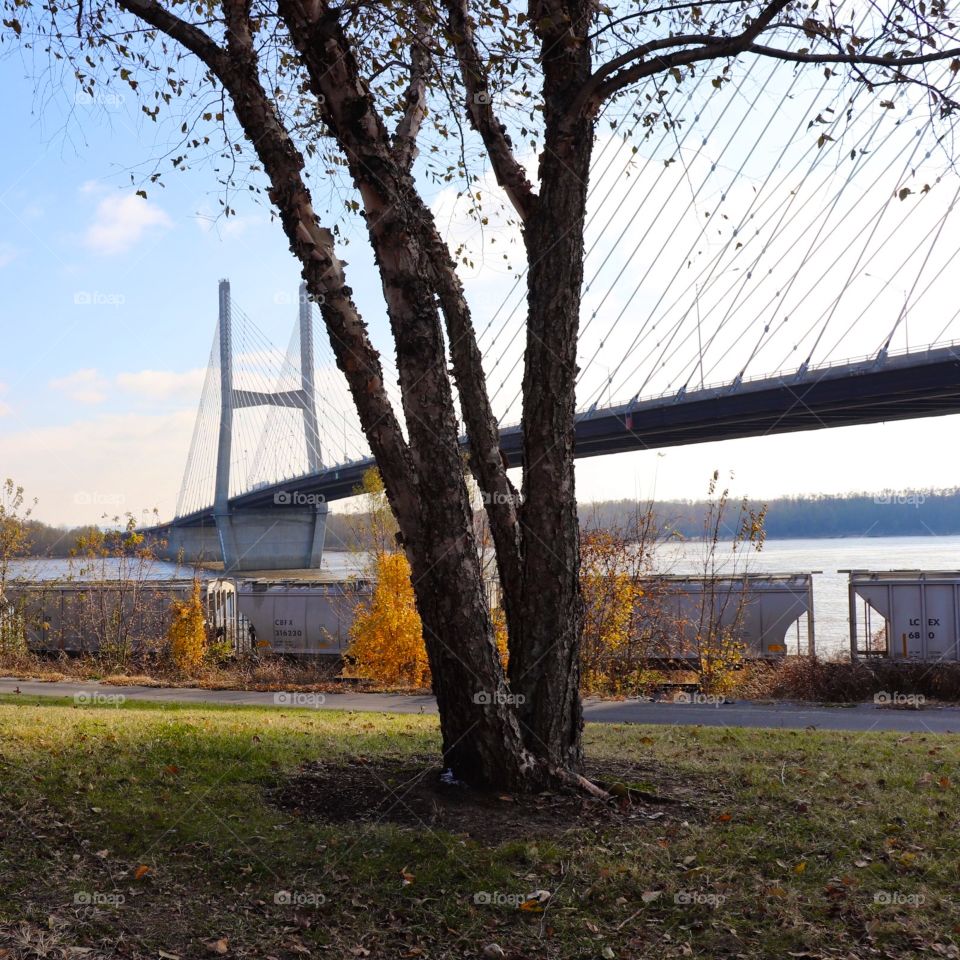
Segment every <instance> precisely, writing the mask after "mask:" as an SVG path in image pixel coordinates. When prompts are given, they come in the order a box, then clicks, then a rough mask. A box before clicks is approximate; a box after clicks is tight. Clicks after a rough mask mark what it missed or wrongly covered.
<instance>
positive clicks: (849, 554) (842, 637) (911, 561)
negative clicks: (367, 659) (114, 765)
mask: <svg viewBox="0 0 960 960" xmlns="http://www.w3.org/2000/svg"><path fill="white" fill-rule="evenodd" d="M718 557H720V559H721V564H720V566H719V569H718V572H719V573H721V574H723V573H732V572H734V570H735V572H737V573H739V574H742V573H744V572H748V573H809V572H812V571H821V572H819V573H817V574H816V575H815V576H814V578H813V582H814V587H813V597H814V614H815V626H816V644H817V651H818V652H819V653H820V654H822V655H828V654H830V653H834V652H838V651H844V650H847V649H848V648H849V628H848V612H847V575H846V574H845V573H841V572H840V571H841V570H851V569H857V570H960V537H934V536H929V537H856V538H853V537H851V538H843V539H836V540H829V539H810V540H767V542H766V543H765V544H764V547H763V550H762V551H760V552H759V553H757V552H755V551H753V550H749V551H742V550H741V551H740V552H739V553H738V558H739V559H737V561H736V566H735V567H734V565H733V564H732V562H731V561H730V560H729V559H727V555H724V554H723V552H722V551H718ZM360 562H361V563H362V558H360ZM724 563H726V566H724ZM106 564H107V567H106V569H105V568H103V567H101V566H99V565H98V567H97V570H96V571H94V575H95V576H96V578H97V579H99V578H100V577H101V576H104V575H107V576H110V575H113V576H116V574H117V567H116V561H106ZM658 566H659V568H660V570H661V572H664V573H678V574H682V573H695V572H697V571H698V569H699V570H702V568H703V547H702V545H701V544H698V543H695V542H689V543H685V544H681V543H677V544H670V545H668V546H664V547H662V548H661V549H660V551H659V553H658ZM357 572H358V555H357V554H351V553H343V552H339V551H333V550H330V551H327V552H326V553H325V554H324V557H323V567H322V568H321V570H320V572H319V577H318V579H341V578H343V577H346V576H349V575H351V574H353V573H357ZM13 575H14V576H16V575H20V576H23V577H25V578H29V579H32V580H41V579H42V580H55V579H59V578H62V577H70V576H72V577H74V578H80V576H81V570H80V567H79V565H78V563H77V562H76V561H68V560H27V561H24V562H22V563H18V564H17V565H16V568H15V570H14V571H13ZM148 575H149V576H150V577H151V578H155V579H168V578H172V577H190V576H192V569H191V568H189V567H177V566H176V565H175V564H172V563H162V562H157V563H155V564H153V565H151V567H150V569H149V573H148ZM787 640H788V644H789V649H790V652H791V653H792V652H794V651H795V649H796V644H797V635H796V633H795V632H792V633H789V634H788V636H787ZM800 648H801V650H805V649H806V632H805V626H803V627H802V629H801V633H800Z"/></svg>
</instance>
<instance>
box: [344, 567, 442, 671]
mask: <svg viewBox="0 0 960 960" xmlns="http://www.w3.org/2000/svg"><path fill="white" fill-rule="evenodd" d="M374 566H375V570H376V578H377V582H376V586H375V587H374V590H373V596H372V597H371V598H370V602H369V603H368V604H360V605H359V606H358V607H357V612H356V617H355V618H354V621H353V625H352V626H351V628H350V639H351V643H350V648H349V650H348V651H347V656H348V657H350V658H351V659H352V660H353V661H354V663H355V665H356V667H355V669H356V671H357V673H359V674H360V675H361V676H365V677H370V678H371V679H374V680H378V681H380V682H381V683H390V684H402V685H406V686H414V687H420V686H426V685H427V684H429V683H430V666H429V664H428V663H427V651H426V648H425V647H424V643H423V627H422V625H421V623H420V615H419V614H418V613H417V607H416V603H415V601H414V595H413V584H412V583H411V582H410V564H409V563H408V562H407V558H406V557H405V556H404V555H403V554H402V553H381V554H379V555H378V556H377V558H376V561H375V564H374Z"/></svg>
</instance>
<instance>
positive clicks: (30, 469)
mask: <svg viewBox="0 0 960 960" xmlns="http://www.w3.org/2000/svg"><path fill="white" fill-rule="evenodd" d="M193 420H194V414H193V411H191V410H182V411H176V412H172V413H165V414H162V415H157V416H154V415H137V414H107V415H102V416H95V417H91V418H89V419H85V420H77V421H74V422H72V423H68V424H62V425H58V426H49V427H40V428H34V429H30V430H22V431H18V432H15V433H5V434H4V435H3V459H4V475H7V474H9V475H10V476H11V477H13V478H15V479H16V481H17V483H22V484H23V486H24V488H25V489H26V491H27V494H28V495H29V497H30V499H33V498H34V497H37V498H38V500H39V501H40V502H39V505H38V508H37V511H36V515H37V516H38V517H40V519H42V520H46V521H48V522H51V523H65V524H79V523H88V522H95V521H97V520H99V518H100V517H101V515H102V514H104V513H109V514H110V515H113V514H115V513H125V512H126V511H128V510H129V511H130V512H132V513H134V514H135V515H137V517H138V519H139V513H140V511H141V510H143V509H148V510H149V509H152V508H153V507H156V508H158V509H159V511H160V513H161V516H162V517H163V518H164V519H167V518H169V517H171V516H172V515H173V509H174V504H175V503H176V497H177V492H178V490H179V488H180V480H181V476H182V473H183V465H184V463H185V461H186V457H187V450H188V448H189V445H190V435H191V432H192V430H193Z"/></svg>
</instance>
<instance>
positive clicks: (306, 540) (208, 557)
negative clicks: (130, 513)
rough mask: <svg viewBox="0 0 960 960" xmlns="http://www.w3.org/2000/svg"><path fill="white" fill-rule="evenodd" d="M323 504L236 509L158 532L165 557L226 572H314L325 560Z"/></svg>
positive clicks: (325, 520) (325, 508)
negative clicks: (214, 565) (213, 565)
mask: <svg viewBox="0 0 960 960" xmlns="http://www.w3.org/2000/svg"><path fill="white" fill-rule="evenodd" d="M326 529H327V505H326V504H325V503H317V504H310V505H307V506H297V505H291V506H288V505H285V504H278V505H277V506H274V507H265V508H261V509H256V510H234V511H232V512H230V513H226V514H220V515H218V516H217V517H215V518H214V520H213V521H212V522H208V523H204V524H198V525H196V526H190V527H175V526H170V527H166V528H163V529H161V530H158V531H157V533H158V534H159V535H160V536H162V538H163V539H164V540H165V541H166V547H164V548H163V549H162V550H161V551H160V553H161V555H162V556H163V558H164V559H166V560H177V559H180V560H182V561H183V562H184V563H216V562H217V561H219V560H223V569H224V571H225V572H227V573H249V572H252V571H256V570H315V569H317V568H318V567H319V566H320V562H321V561H322V559H323V543H324V536H325V534H326Z"/></svg>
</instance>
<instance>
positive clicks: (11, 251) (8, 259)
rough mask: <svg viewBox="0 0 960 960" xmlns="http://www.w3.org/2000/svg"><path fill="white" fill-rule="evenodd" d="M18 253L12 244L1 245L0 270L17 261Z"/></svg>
mask: <svg viewBox="0 0 960 960" xmlns="http://www.w3.org/2000/svg"><path fill="white" fill-rule="evenodd" d="M17 252H18V251H17V249H16V247H14V246H13V244H12V243H0V268H2V267H5V266H7V265H8V264H10V263H12V262H13V261H14V260H15V259H16V256H17Z"/></svg>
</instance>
